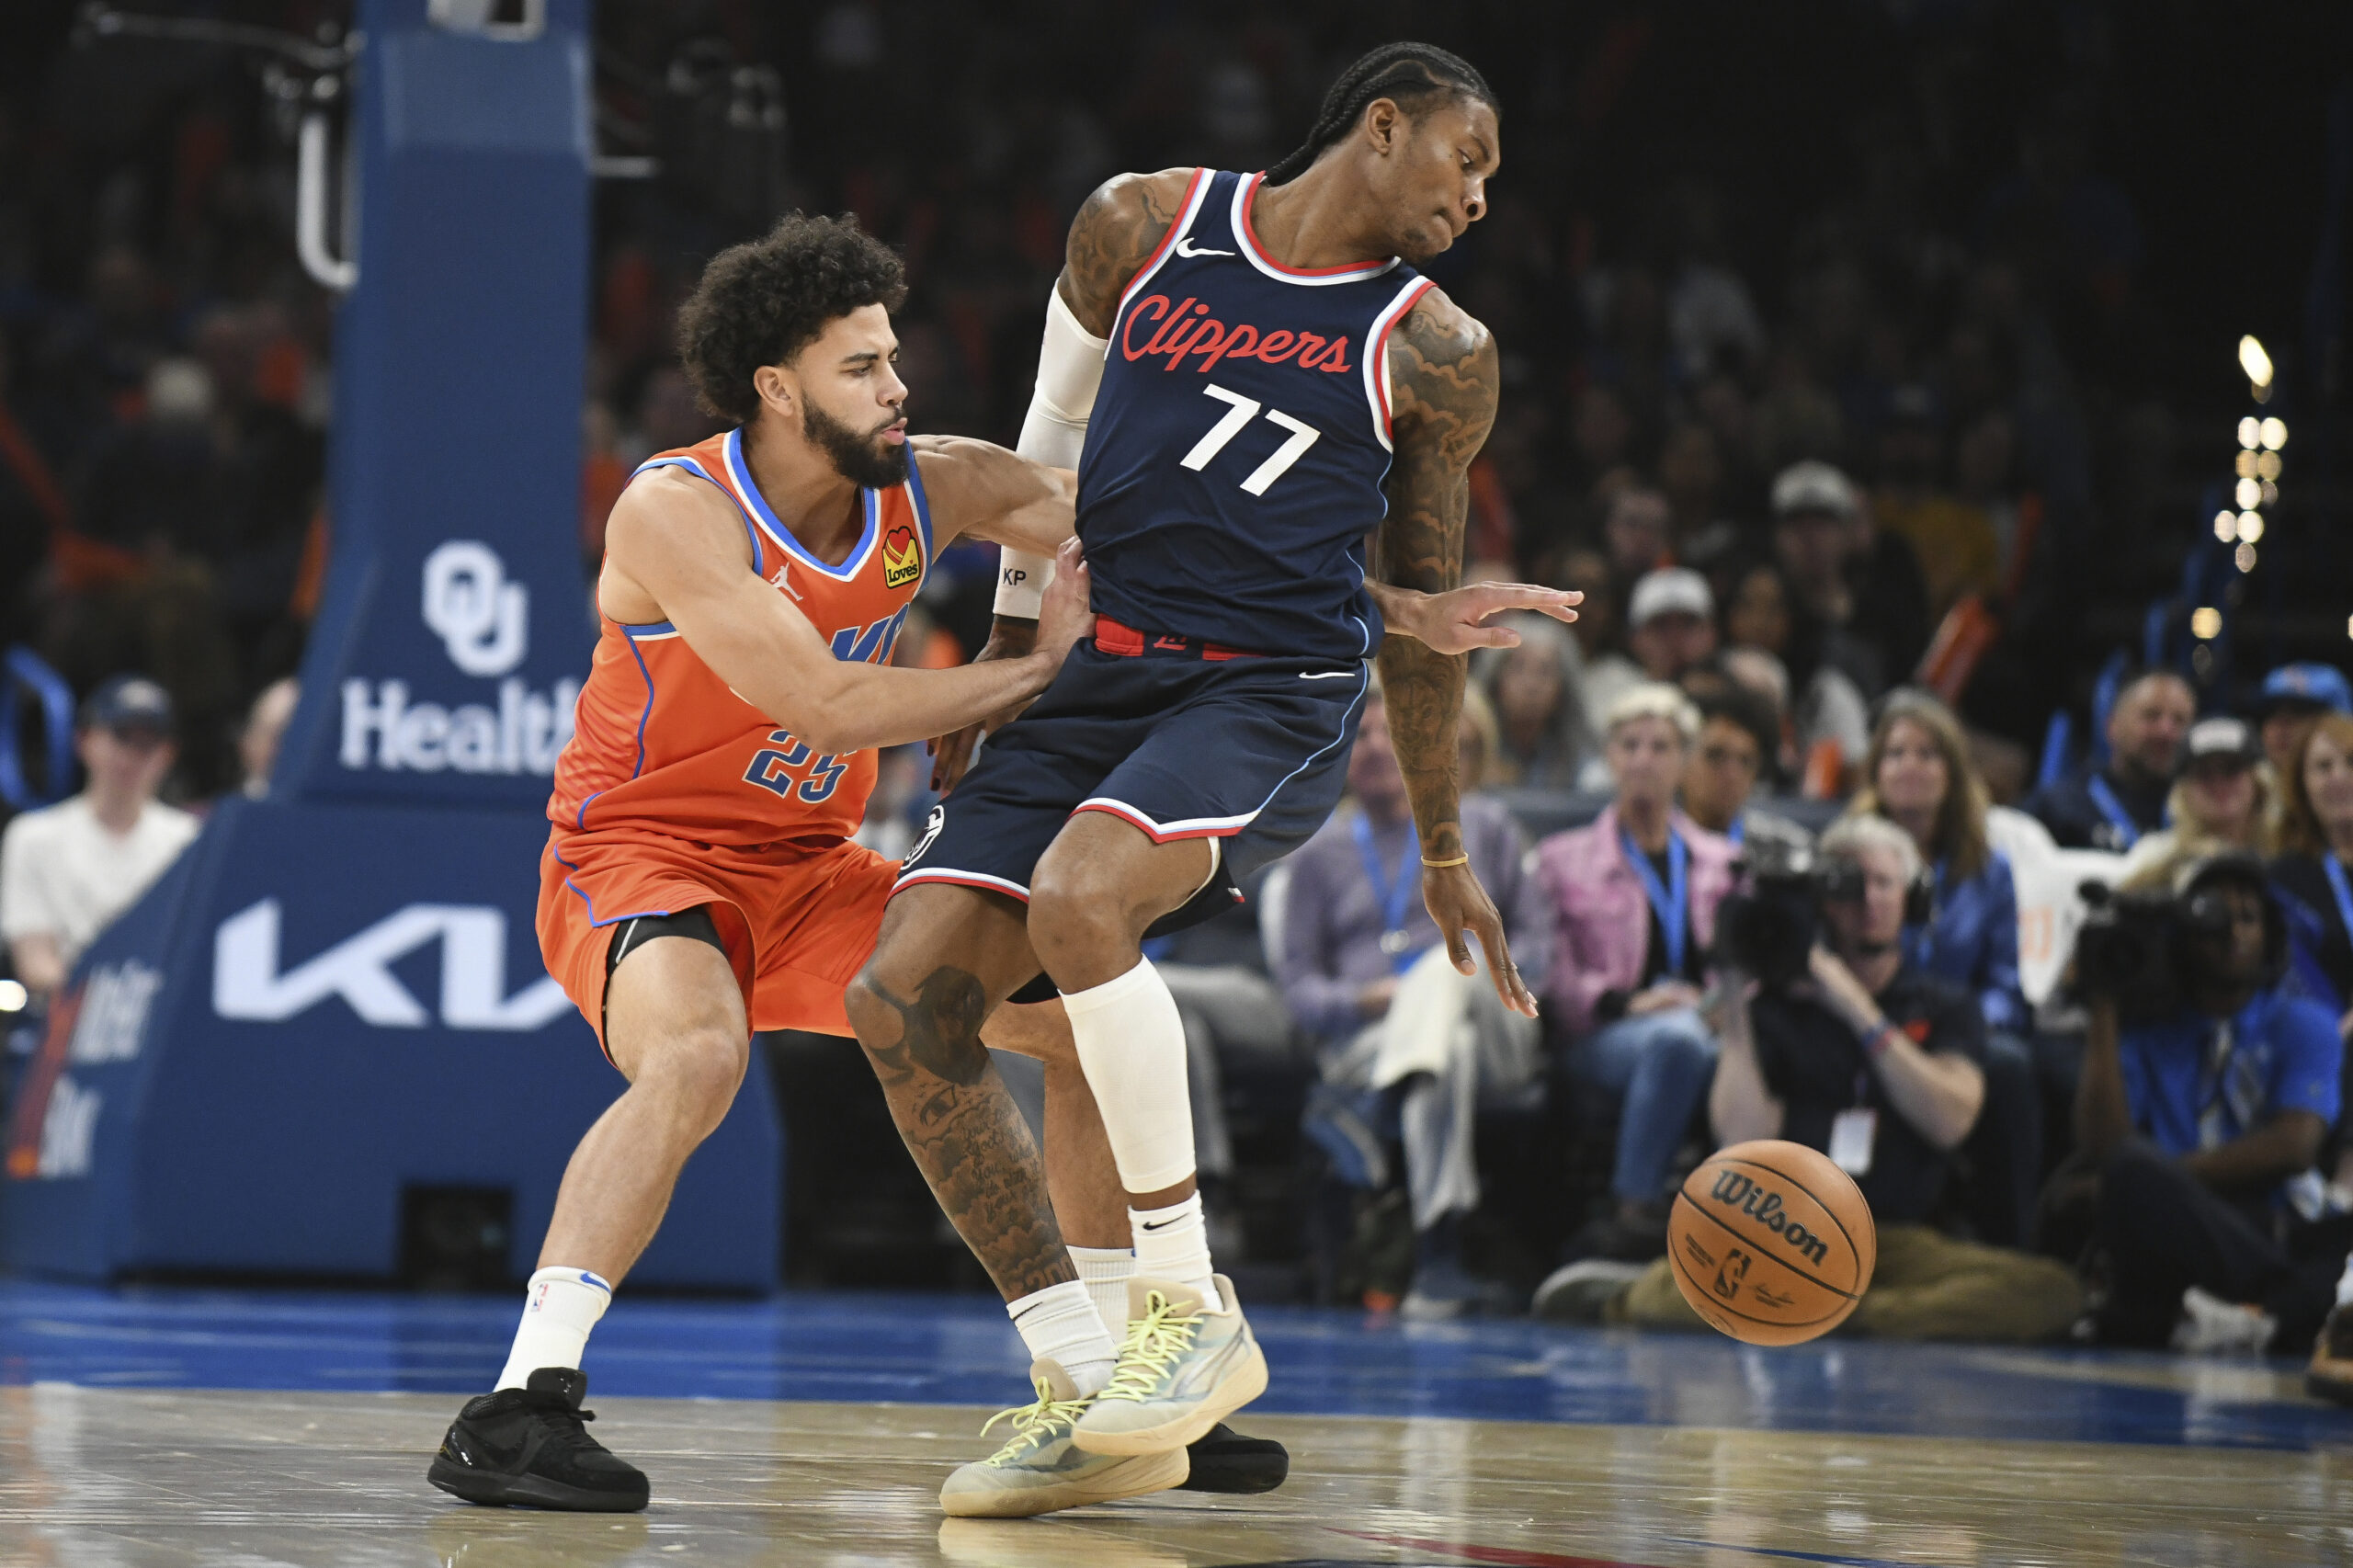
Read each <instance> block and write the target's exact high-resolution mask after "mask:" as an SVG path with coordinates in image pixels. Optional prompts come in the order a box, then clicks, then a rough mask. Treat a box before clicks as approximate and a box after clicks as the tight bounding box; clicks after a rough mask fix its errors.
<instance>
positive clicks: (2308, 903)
mask: <svg viewBox="0 0 2353 1568" xmlns="http://www.w3.org/2000/svg"><path fill="white" fill-rule="evenodd" d="M2285 793H2286V796H2287V808H2286V811H2285V812H2284V813H2283V822H2284V829H2283V834H2282V838H2281V844H2280V847H2281V849H2282V851H2283V853H2282V854H2281V855H2280V856H2279V858H2278V859H2276V860H2274V861H2273V862H2272V863H2271V880H2272V883H2273V885H2274V886H2275V887H2276V888H2277V889H2278V890H2279V892H2280V894H2281V895H2282V898H2281V902H2282V903H2284V904H2285V905H2286V906H2287V912H2288V927H2289V934H2290V937H2292V938H2293V940H2294V943H2295V953H2296V958H2297V960H2298V965H2297V967H2298V969H2299V971H2301V973H2302V977H2303V979H2304V980H2305V985H2304V989H2305V990H2306V991H2307V992H2308V993H2310V994H2315V995H2318V996H2321V997H2323V998H2325V999H2326V1000H2328V1001H2329V1002H2330V1003H2331V1004H2332V1005H2333V1006H2335V1007H2336V1009H2337V1011H2338V1012H2339V1013H2341V1014H2343V1017H2342V1018H2341V1020H2340V1022H2339V1026H2338V1027H2339V1029H2340V1032H2342V1033H2344V1034H2345V1035H2346V1037H2347V1039H2348V1040H2353V1011H2348V1010H2347V1009H2353V716H2347V715H2346V714H2343V713H2329V714H2325V715H2324V716H2322V717H2321V718H2319V719H2317V720H2315V721H2314V722H2313V726H2312V728H2311V729H2309V730H2307V731H2306V732H2305V733H2304V746H2303V751H2302V755H2300V756H2298V757H2297V758H2296V759H2295V761H2294V762H2293V763H2292V764H2291V765H2290V767H2289V770H2288V774H2287V790H2286V791H2285ZM2348 1174H2353V1173H2348Z"/></svg>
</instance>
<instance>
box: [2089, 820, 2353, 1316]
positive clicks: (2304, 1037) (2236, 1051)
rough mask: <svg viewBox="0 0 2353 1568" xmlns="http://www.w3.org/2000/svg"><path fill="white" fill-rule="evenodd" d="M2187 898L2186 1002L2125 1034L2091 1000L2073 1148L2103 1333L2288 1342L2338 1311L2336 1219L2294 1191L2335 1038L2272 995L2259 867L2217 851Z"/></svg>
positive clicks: (2316, 1134)
mask: <svg viewBox="0 0 2353 1568" xmlns="http://www.w3.org/2000/svg"><path fill="white" fill-rule="evenodd" d="M2181 896H2182V897H2183V899H2184V900H2185V901H2187V903H2188V910H2189V915H2188V923H2189V925H2190V926H2191V928H2192V931H2193V933H2194V934H2193V935H2192V936H2190V937H2189V938H2188V940H2187V941H2185V942H2184V943H2183V944H2182V950H2181V953H2180V955H2179V971H2180V974H2181V992H2182V999H2181V1000H2180V1001H2179V1002H2178V1003H2177V1004H2176V1005H2175V1006H2173V1008H2172V1009H2171V1011H2170V1012H2169V1013H2168V1014H2166V1015H2165V1016H2163V1017H2158V1018H2156V1019H2155V1020H2154V1021H2151V1022H2140V1023H2131V1024H2127V1023H2123V1022H2121V1021H2120V1017H2119V1002H2120V999H2119V998H2117V997H2115V996H2112V995H2096V996H2094V997H2093V998H2092V1003H2091V1024H2090V1030H2089V1033H2088V1037H2087V1039H2086V1047H2085V1052H2084V1078H2083V1085H2082V1087H2081V1088H2080V1089H2079V1090H2078V1091H2077V1093H2076V1096H2075V1140H2076V1143H2077V1145H2078V1149H2079V1152H2080V1153H2082V1154H2083V1155H2084V1156H2085V1157H2086V1160H2087V1161H2089V1162H2092V1163H2095V1164H2096V1165H2097V1169H2098V1172H2099V1175H2098V1198H2097V1216H2098V1217H2097V1222H2096V1225H2095V1230H2094V1234H2095V1236H2096V1238H2097V1244H2098V1246H2099V1248H2100V1250H2101V1251H2102V1252H2103V1253H2104V1255H2105V1257H2106V1262H2107V1271H2108V1278H2109V1298H2108V1301H2107V1304H2106V1305H2105V1306H2104V1307H2103V1308H2102V1309H2101V1311H2100V1314H2099V1325H2100V1332H2101V1336H2102V1337H2103V1338H2105V1339H2108V1340H2109V1341H2111V1342H2113V1343H2116V1344H2120V1345H2137V1346H2162V1345H2165V1344H2167V1343H2168V1342H2170V1343H2172V1344H2173V1345H2175V1346H2176V1347H2177V1348H2181V1349H2190V1350H2221V1349H2246V1350H2254V1351H2258V1352H2259V1351H2262V1350H2264V1349H2267V1348H2278V1349H2282V1350H2299V1349H2301V1348H2302V1346H2303V1345H2304V1344H2305V1343H2306V1342H2308V1341H2310V1340H2311V1339H2312V1337H2313V1334H2314V1332H2315V1331H2316V1330H2317V1329H2318V1328H2319V1327H2320V1325H2321V1322H2322V1319H2323V1317H2324V1316H2325V1314H2326V1312H2327V1311H2328V1309H2329V1306H2330V1304H2331V1302H2332V1301H2333V1298H2334V1287H2335V1285H2336V1276H2337V1270H2338V1268H2339V1267H2340V1266H2341V1265H2342V1263H2343V1262H2344V1258H2345V1251H2346V1248H2345V1225H2344V1221H2342V1220H2338V1221H2332V1222H2327V1223H2324V1224H2320V1225H2309V1224H2304V1223H2302V1222H2301V1221H2298V1220H2297V1219H2296V1217H2295V1215H2294V1213H2293V1211H2292V1210H2290V1208H2289V1205H2288V1187H2289V1184H2290V1182H2291V1181H2294V1180H2297V1179H2299V1178H2303V1177H2305V1176H2307V1173H2309V1172H2311V1170H2312V1168H2313V1158H2314V1156H2316V1155H2317V1154H2318V1153H2320V1150H2321V1142H2322V1140H2323V1139H2324V1138H2325V1137H2326V1136H2327V1133H2328V1129H2329V1126H2330V1124H2331V1123H2333V1122H2334V1121H2336V1116H2337V1110H2338V1105H2339V1094H2338V1083H2337V1075H2338V1064H2339V1062H2340V1061H2341V1059H2342V1057H2343V1054H2344V1048H2343V1044H2342V1042H2341V1041H2340V1040H2338V1038H2337V1033H2336V1027H2335V1026H2336V1020H2335V1019H2334V1018H2333V1017H2330V1016H2329V1014H2328V1011H2327V1010H2326V1009H2325V1008H2324V1007H2322V1006H2319V1005H2318V1004H2317V1003H2313V1002H2311V1001H2307V1000H2305V999H2303V998H2301V997H2296V996H2291V995H2289V994H2285V993H2283V992H2282V991H2281V989H2280V988H2279V977H2280V975H2281V973H2282V972H2283V971H2284V969H2285V964H2286V953H2285V949H2286V933H2285V931H2284V929H2283V928H2282V926H2283V923H2282V921H2281V918H2280V914H2279V908H2278V906H2277V905H2276V904H2275V903H2273V901H2272V900H2271V898H2270V896H2269V894H2268V891H2267V889H2266V885H2265V881H2264V875H2263V868H2262V866H2261V864H2260V863H2259V862H2257V861H2256V859H2255V858H2254V857H2252V856H2244V855H2222V856H2217V857H2216V858H2213V859H2211V860H2209V861H2207V862H2206V863H2205V864H2204V865H2203V866H2201V867H2199V868H2197V869H2195V870H2194V871H2193V872H2192V874H2191V875H2190V876H2189V878H2188V880H2187V881H2186V882H2185V883H2184V885H2183V886H2182V888H2181ZM2234 1307H2240V1308H2249V1307H2251V1308H2253V1309H2255V1310H2253V1311H2234V1310H2232V1309H2233V1308H2234Z"/></svg>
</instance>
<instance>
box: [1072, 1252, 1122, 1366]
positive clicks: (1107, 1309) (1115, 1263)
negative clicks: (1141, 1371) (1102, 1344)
mask: <svg viewBox="0 0 2353 1568" xmlns="http://www.w3.org/2000/svg"><path fill="white" fill-rule="evenodd" d="M1070 1261H1071V1267H1074V1268H1075V1269H1077V1270H1078V1282H1079V1283H1080V1284H1082V1285H1084V1286H1086V1294H1087V1298H1088V1299H1089V1300H1090V1301H1093V1302H1094V1303H1095V1311H1096V1314H1097V1316H1099V1317H1100V1318H1102V1320H1103V1326H1104V1328H1105V1329H1106V1330H1108V1332H1109V1333H1110V1335H1111V1343H1112V1344H1114V1345H1117V1344H1119V1343H1120V1341H1121V1340H1123V1339H1125V1338H1126V1337H1127V1336H1128V1281H1129V1280H1131V1279H1132V1278H1135V1274H1136V1255H1135V1254H1134V1253H1133V1252H1131V1251H1130V1250H1129V1249H1128V1248H1126V1247H1073V1248H1071V1249H1070Z"/></svg>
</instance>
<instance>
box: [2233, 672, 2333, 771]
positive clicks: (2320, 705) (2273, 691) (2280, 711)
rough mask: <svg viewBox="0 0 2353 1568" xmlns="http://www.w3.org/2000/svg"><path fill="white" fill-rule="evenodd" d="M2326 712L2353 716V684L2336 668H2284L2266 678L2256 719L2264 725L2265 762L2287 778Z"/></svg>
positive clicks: (2257, 701) (2256, 707)
mask: <svg viewBox="0 0 2353 1568" xmlns="http://www.w3.org/2000/svg"><path fill="white" fill-rule="evenodd" d="M2324 713H2344V714H2349V715H2353V685H2348V684H2347V681H2346V679H2345V674H2344V672H2343V671H2342V670H2339V669H2337V668H2336V666H2335V665H2322V664H2300V665H2280V666H2279V668H2278V669H2276V670H2273V671H2272V672H2271V673H2270V674H2269V675H2268V676H2264V677H2263V694H2262V696H2261V697H2260V698H2258V699H2256V705H2255V719H2256V722H2257V723H2259V724H2261V725H2262V726H2263V756H2264V760H2265V761H2267V762H2268V763H2270V764H2271V770H2272V771H2273V772H2274V773H2277V774H2278V775H2279V777H2280V778H2283V779H2284V778H2287V777H2288V775H2289V773H2290V771H2291V770H2292V769H2293V768H2294V767H2295V766H2296V758H2297V757H2299V756H2302V755H2303V749H2304V737H2305V736H2306V735H2309V734H2311V733H2313V725H2314V724H2317V723H2318V722H2320V719H2321V715H2323V714H2324Z"/></svg>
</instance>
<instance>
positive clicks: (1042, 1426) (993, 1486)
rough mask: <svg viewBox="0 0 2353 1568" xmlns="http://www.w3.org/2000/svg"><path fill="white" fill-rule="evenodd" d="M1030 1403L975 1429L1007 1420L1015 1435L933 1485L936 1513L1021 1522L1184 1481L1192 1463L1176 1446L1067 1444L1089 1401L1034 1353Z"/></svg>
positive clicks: (985, 1429) (1066, 1377)
mask: <svg viewBox="0 0 2353 1568" xmlns="http://www.w3.org/2000/svg"><path fill="white" fill-rule="evenodd" d="M1029 1382H1030V1386H1031V1387H1032V1388H1034V1389H1035V1390H1036V1391H1037V1392H1038V1402H1037V1403H1035V1404H1023V1405H1017V1406H1015V1407H1014V1408H1013V1409H1011V1410H1000V1411H998V1412H997V1413H996V1414H995V1415H992V1416H990V1417H989V1421H988V1426H983V1427H982V1428H981V1431H982V1433H983V1435H985V1434H986V1433H987V1432H988V1430H989V1428H990V1427H993V1426H995V1425H996V1424H997V1423H998V1422H1000V1421H1010V1422H1012V1423H1013V1438H1012V1440H1011V1441H1010V1442H1008V1443H1006V1445H1005V1447H1003V1448H1001V1449H998V1450H997V1451H996V1452H995V1453H993V1454H991V1455H990V1456H989V1457H988V1458H986V1459H984V1460H979V1461H977V1462H975V1463H972V1464H968V1465H962V1466H960V1467H958V1469H957V1471H956V1473H955V1474H953V1475H951V1476H949V1478H948V1484H947V1485H945V1486H943V1487H941V1488H940V1489H939V1506H940V1511H941V1512H943V1513H946V1514H949V1515H950V1516H952V1517H956V1518H964V1519H972V1518H983V1519H1024V1518H1028V1517H1029V1516H1030V1515H1032V1514H1051V1513H1052V1512H1053V1511H1054V1510H1055V1509H1057V1508H1075V1507H1078V1506H1081V1505H1083V1504H1087V1503H1111V1502H1116V1501H1118V1500H1119V1499H1120V1498H1122V1497H1141V1496H1142V1495H1143V1494H1146V1493H1148V1492H1165V1491H1167V1490H1169V1489H1170V1488H1171V1487H1176V1486H1182V1485H1183V1484H1184V1483H1185V1477H1186V1476H1187V1475H1188V1473H1190V1469H1191V1467H1190V1464H1189V1462H1188V1460H1187V1459H1186V1457H1185V1450H1184V1449H1182V1448H1181V1447H1180V1448H1178V1449H1176V1450H1175V1451H1173V1452H1167V1453H1158V1452H1155V1453H1150V1454H1145V1455H1142V1456H1140V1457H1132V1458H1129V1457H1114V1456H1109V1455H1105V1454H1091V1453H1088V1452H1086V1450H1084V1449H1080V1448H1078V1447H1076V1446H1075V1445H1074V1444H1073V1443H1072V1441H1071V1428H1072V1426H1073V1425H1074V1423H1075V1422H1076V1421H1077V1420H1078V1418H1079V1417H1080V1416H1081V1415H1085V1414H1086V1410H1087V1407H1088V1406H1089V1405H1091V1404H1093V1403H1094V1401H1093V1400H1091V1399H1086V1398H1082V1397H1080V1395H1079V1392H1078V1390H1077V1388H1076V1387H1075V1386H1074V1385H1073V1384H1072V1382H1071V1381H1070V1374H1069V1373H1067V1372H1065V1371H1063V1369H1062V1368H1061V1367H1060V1366H1059V1365H1057V1364H1056V1363H1054V1362H1052V1361H1050V1360H1047V1359H1045V1358H1042V1357H1040V1358H1039V1359H1037V1360H1035V1361H1032V1362H1031V1363H1030V1364H1029Z"/></svg>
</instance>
